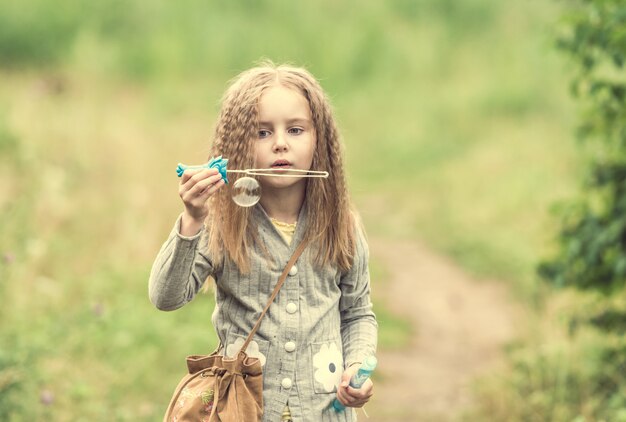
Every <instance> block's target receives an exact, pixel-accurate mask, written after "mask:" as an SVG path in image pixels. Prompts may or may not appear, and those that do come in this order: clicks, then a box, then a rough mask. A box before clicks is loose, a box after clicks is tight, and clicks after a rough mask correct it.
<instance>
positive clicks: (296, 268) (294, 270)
mask: <svg viewBox="0 0 626 422" xmlns="http://www.w3.org/2000/svg"><path fill="white" fill-rule="evenodd" d="M296 274H298V267H296V266H295V265H294V266H293V267H291V268H290V269H289V275H296Z"/></svg>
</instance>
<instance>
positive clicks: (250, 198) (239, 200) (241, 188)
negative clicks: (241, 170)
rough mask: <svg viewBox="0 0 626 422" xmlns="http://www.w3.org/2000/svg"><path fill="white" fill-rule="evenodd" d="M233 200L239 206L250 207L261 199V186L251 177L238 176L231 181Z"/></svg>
mask: <svg viewBox="0 0 626 422" xmlns="http://www.w3.org/2000/svg"><path fill="white" fill-rule="evenodd" d="M232 194H233V201H234V202H235V204H237V205H239V206H240V207H251V206H253V205H254V204H256V203H257V202H259V200H260V199H261V186H260V185H259V182H257V180H256V179H254V178H252V177H247V176H246V177H240V178H239V179H237V181H235V183H233V187H232Z"/></svg>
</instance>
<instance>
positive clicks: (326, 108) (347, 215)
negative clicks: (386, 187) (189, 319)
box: [205, 61, 356, 273]
mask: <svg viewBox="0 0 626 422" xmlns="http://www.w3.org/2000/svg"><path fill="white" fill-rule="evenodd" d="M276 85H282V86H285V87H287V88H290V89H294V90H296V91H297V92H299V93H301V94H302V95H303V96H304V97H305V98H306V100H307V102H308V105H309V108H310V110H311V117H312V120H313V126H314V129H315V133H316V136H317V143H316V147H315V152H314V154H313V162H312V165H311V170H324V171H328V172H329V177H328V179H319V178H312V179H309V180H308V181H307V187H306V199H305V202H306V204H307V207H308V226H307V227H306V231H305V234H304V238H305V239H308V240H309V241H312V242H311V245H312V246H313V248H314V249H313V250H314V251H315V250H316V255H315V262H316V264H318V265H320V266H325V265H333V266H336V267H337V268H338V269H340V270H341V271H347V270H348V269H349V268H350V267H351V266H352V262H353V257H354V253H355V244H356V239H355V236H356V230H355V226H356V216H355V213H354V210H353V209H352V205H351V202H350V198H349V194H348V190H347V187H346V179H345V170H344V162H343V146H342V142H341V139H340V137H339V132H338V130H337V126H336V124H335V120H334V118H333V115H332V110H331V106H330V102H329V100H328V97H327V96H326V94H325V93H324V90H323V89H322V87H321V86H320V84H319V82H318V81H317V80H316V79H315V78H314V77H313V76H312V75H311V74H310V73H309V72H308V71H307V70H305V69H303V68H298V67H293V66H290V65H284V64H283V65H276V64H274V63H272V62H269V61H265V62H262V63H261V64H260V65H258V66H256V67H254V68H252V69H249V70H247V71H245V72H243V73H241V74H239V75H238V76H237V77H236V78H235V79H233V81H232V82H231V85H230V87H229V88H228V89H227V91H226V93H225V94H224V97H223V98H222V106H221V111H220V114H219V117H218V120H217V124H216V128H215V134H214V139H213V143H212V146H211V150H210V154H211V156H218V155H222V156H223V157H226V158H228V160H229V161H228V166H229V167H230V168H233V169H244V168H253V166H254V164H255V153H254V140H256V138H257V136H258V130H259V124H258V104H259V99H260V97H261V95H262V94H263V92H264V91H265V90H266V89H267V88H269V87H272V86H276ZM230 177H231V176H230V175H229V178H230ZM235 180H236V177H233V178H232V180H231V183H232V182H234V181H235ZM210 201H211V204H210V206H209V215H208V217H207V219H206V222H205V223H206V226H207V232H208V249H209V253H210V254H211V256H213V257H214V259H215V261H216V262H215V263H216V264H218V265H220V264H223V262H224V259H226V258H227V257H228V258H230V259H231V260H232V261H233V262H234V263H235V264H236V265H237V267H238V268H239V270H240V271H241V272H243V273H248V272H249V270H250V262H249V258H248V248H249V247H250V246H251V245H252V244H255V243H258V241H259V239H258V235H257V228H256V227H255V226H254V224H253V223H252V222H251V219H250V213H251V208H243V207H239V206H237V205H235V204H234V203H233V202H232V200H231V198H230V192H229V189H220V190H219V191H218V192H217V193H216V194H215V195H213V196H212V198H211V199H210Z"/></svg>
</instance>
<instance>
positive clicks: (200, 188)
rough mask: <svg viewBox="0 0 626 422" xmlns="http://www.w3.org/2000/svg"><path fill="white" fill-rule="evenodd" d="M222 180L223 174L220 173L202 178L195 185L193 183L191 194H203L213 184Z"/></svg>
mask: <svg viewBox="0 0 626 422" xmlns="http://www.w3.org/2000/svg"><path fill="white" fill-rule="evenodd" d="M220 180H222V176H220V175H219V174H215V175H212V176H210V177H207V178H206V179H202V180H200V181H198V182H197V183H196V184H195V185H193V186H192V187H191V188H190V189H189V191H188V192H189V194H190V195H192V196H200V195H202V194H203V193H204V192H205V191H206V190H207V189H208V188H209V187H211V186H213V185H214V184H216V183H217V182H219V181H220Z"/></svg>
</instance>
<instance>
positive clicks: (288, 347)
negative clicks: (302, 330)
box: [285, 341, 296, 352]
mask: <svg viewBox="0 0 626 422" xmlns="http://www.w3.org/2000/svg"><path fill="white" fill-rule="evenodd" d="M285 350H286V351H288V352H293V351H294V350H296V343H294V342H293V341H288V342H287V343H285Z"/></svg>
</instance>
